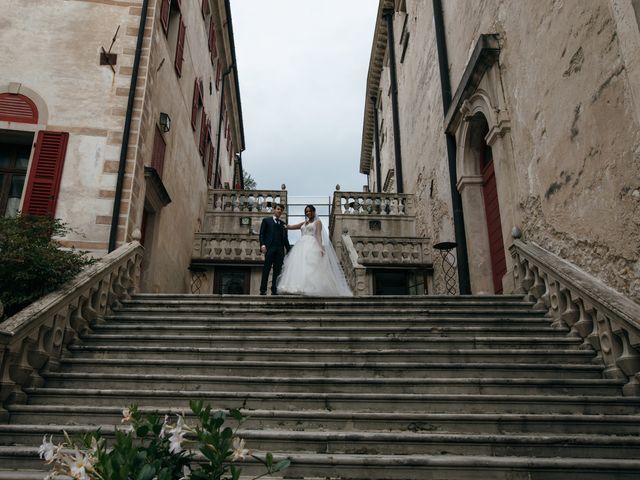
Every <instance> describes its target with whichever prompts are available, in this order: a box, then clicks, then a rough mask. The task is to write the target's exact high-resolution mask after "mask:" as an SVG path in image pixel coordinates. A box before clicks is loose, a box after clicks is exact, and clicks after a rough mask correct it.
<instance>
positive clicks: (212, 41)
mask: <svg viewBox="0 0 640 480" xmlns="http://www.w3.org/2000/svg"><path fill="white" fill-rule="evenodd" d="M209 51H210V52H211V63H213V62H214V61H215V59H216V57H217V56H218V47H217V46H216V24H215V22H214V21H213V15H212V16H211V20H209Z"/></svg>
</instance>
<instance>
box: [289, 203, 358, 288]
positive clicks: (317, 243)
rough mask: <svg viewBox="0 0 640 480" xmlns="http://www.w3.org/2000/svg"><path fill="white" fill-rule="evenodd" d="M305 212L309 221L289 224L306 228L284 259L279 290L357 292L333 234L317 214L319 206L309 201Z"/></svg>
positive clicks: (290, 227) (297, 227) (291, 228)
mask: <svg viewBox="0 0 640 480" xmlns="http://www.w3.org/2000/svg"><path fill="white" fill-rule="evenodd" d="M304 215H305V217H307V220H306V221H305V222H302V223H298V224H296V225H287V229H289V230H302V232H301V233H302V236H301V237H300V240H298V241H297V242H296V244H295V245H294V246H293V248H292V249H291V251H290V252H289V254H288V255H287V256H286V257H285V259H284V264H283V267H282V273H281V274H280V277H279V278H278V293H279V294H281V293H284V294H287V293H288V294H293V295H309V296H327V297H331V296H341V297H346V296H348V297H351V296H353V294H352V293H351V289H350V288H349V285H347V281H346V280H345V278H344V273H342V269H341V268H340V264H339V263H338V258H337V257H336V252H335V251H334V250H333V247H332V246H331V242H330V241H329V236H328V235H327V233H326V232H325V231H324V230H323V228H322V222H321V221H320V220H319V219H318V218H317V217H316V208H315V207H314V206H313V205H307V206H306V207H305V208H304Z"/></svg>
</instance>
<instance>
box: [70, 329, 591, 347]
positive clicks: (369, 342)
mask: <svg viewBox="0 0 640 480" xmlns="http://www.w3.org/2000/svg"><path fill="white" fill-rule="evenodd" d="M82 340H83V342H84V343H86V344H99V345H102V346H108V345H118V346H126V345H136V346H138V345H139V346H145V345H153V346H207V347H213V346H215V345H220V346H225V347H239V346H245V345H250V346H251V347H256V348H259V347H268V348H277V347H292V346H298V347H303V346H304V347H306V348H310V349H316V348H318V349H320V348H336V349H337V348H342V349H352V348H353V349H360V348H376V349H377V348H387V349H390V348H398V349H402V350H404V349H406V348H433V349H438V348H440V349H443V348H479V349H482V348H492V349H493V348H512V349H515V348H527V349H533V348H538V349H545V350H546V349H553V348H571V347H574V348H578V347H580V346H581V345H582V344H583V341H582V339H580V338H577V337H566V336H551V337H543V336H537V337H522V336H504V337H499V336H495V337H489V336H453V337H445V336H440V335H439V334H437V333H435V334H432V335H430V336H417V335H412V334H404V333H403V334H389V335H386V336H363V335H357V334H354V335H352V336H344V337H341V336H337V335H327V336H320V335H307V336H297V335H291V336H289V335H270V336H267V335H228V336H227V335H188V334H185V335H147V334H135V333H134V334H131V335H128V334H98V333H92V334H89V335H87V336H86V337H84V338H83V339H82Z"/></svg>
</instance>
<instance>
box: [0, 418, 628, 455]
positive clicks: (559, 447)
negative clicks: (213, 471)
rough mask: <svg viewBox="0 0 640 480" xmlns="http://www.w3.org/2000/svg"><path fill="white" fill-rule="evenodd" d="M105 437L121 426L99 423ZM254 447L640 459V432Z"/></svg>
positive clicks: (263, 433) (14, 433)
mask: <svg viewBox="0 0 640 480" xmlns="http://www.w3.org/2000/svg"><path fill="white" fill-rule="evenodd" d="M98 428H99V429H100V431H101V433H102V434H103V435H104V436H105V437H108V436H113V435H114V434H115V431H116V430H117V429H121V428H122V427H121V426H114V425H100V426H99V427H98ZM95 430H96V426H95V425H28V424H27V425H22V424H14V425H0V445H20V444H23V445H38V444H39V442H41V439H42V437H43V436H44V435H53V441H54V443H57V442H60V441H62V440H63V439H64V432H67V433H68V434H69V435H70V436H72V437H75V438H79V437H80V436H81V435H83V434H85V433H89V432H93V431H95ZM237 435H238V436H239V437H241V438H243V439H245V440H246V441H247V446H248V447H250V448H251V449H257V450H262V451H271V452H274V453H275V452H287V453H290V452H300V453H304V452H316V453H330V454H336V453H337V454H343V453H351V454H375V455H380V454H404V455H411V454H427V455H435V454H455V455H462V454H465V455H501V456H523V455H524V456H528V455H531V456H535V457H538V458H539V457H554V456H562V457H590V456H597V457H600V458H619V459H637V458H640V437H639V436H633V435H626V436H620V435H549V434H547V435H540V434H537V435H535V434H499V435H487V434H471V433H466V434H452V433H431V432H340V431H324V432H319V431H312V432H300V431H297V432H296V431H293V432H292V431H283V430H248V429H240V430H238V431H237Z"/></svg>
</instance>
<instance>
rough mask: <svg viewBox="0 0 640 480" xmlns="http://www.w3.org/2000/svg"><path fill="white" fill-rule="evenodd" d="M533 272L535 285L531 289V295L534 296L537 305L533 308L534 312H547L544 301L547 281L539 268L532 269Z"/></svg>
mask: <svg viewBox="0 0 640 480" xmlns="http://www.w3.org/2000/svg"><path fill="white" fill-rule="evenodd" d="M532 271H533V285H532V286H531V288H530V289H529V293H530V294H531V295H532V296H533V299H534V300H535V302H536V303H535V305H534V306H533V309H534V310H546V309H547V306H546V305H545V302H544V300H543V298H542V297H543V295H544V294H545V293H546V291H547V287H546V285H545V279H544V277H543V274H541V273H540V271H539V270H538V268H537V267H533V268H532Z"/></svg>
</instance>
